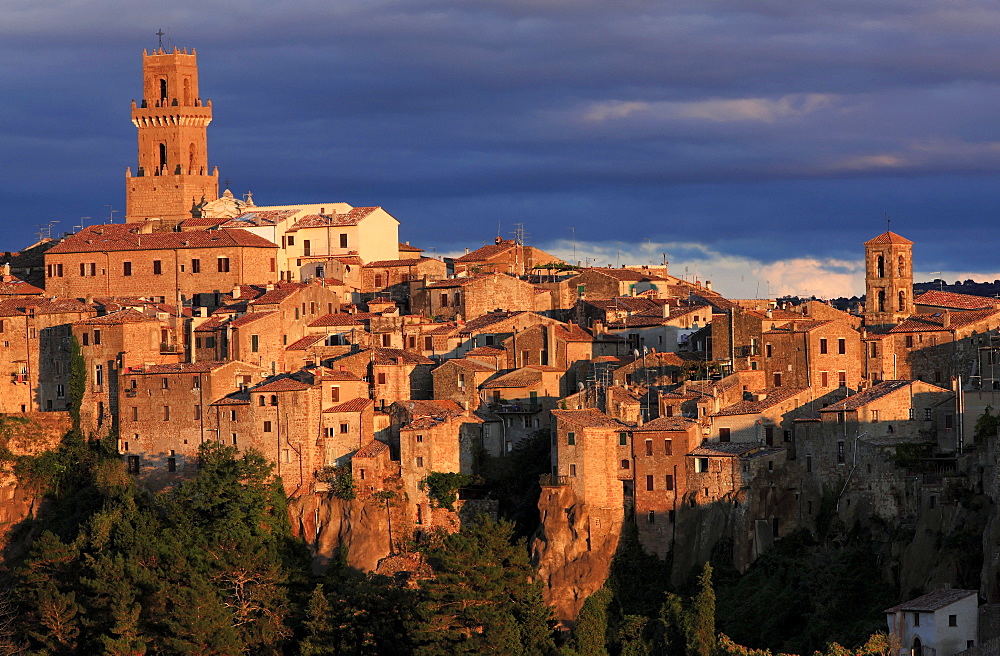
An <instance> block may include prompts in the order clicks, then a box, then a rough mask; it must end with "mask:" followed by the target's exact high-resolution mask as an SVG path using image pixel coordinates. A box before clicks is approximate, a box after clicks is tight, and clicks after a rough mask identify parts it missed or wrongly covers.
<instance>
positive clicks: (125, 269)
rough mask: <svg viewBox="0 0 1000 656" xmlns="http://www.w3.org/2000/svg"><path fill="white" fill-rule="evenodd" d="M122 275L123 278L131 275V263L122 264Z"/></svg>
mask: <svg viewBox="0 0 1000 656" xmlns="http://www.w3.org/2000/svg"><path fill="white" fill-rule="evenodd" d="M122 275H123V276H131V275H132V263H131V262H122Z"/></svg>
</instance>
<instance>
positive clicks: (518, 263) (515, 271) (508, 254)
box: [445, 237, 565, 276]
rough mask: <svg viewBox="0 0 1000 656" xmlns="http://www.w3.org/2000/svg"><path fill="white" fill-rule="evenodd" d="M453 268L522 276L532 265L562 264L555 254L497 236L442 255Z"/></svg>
mask: <svg viewBox="0 0 1000 656" xmlns="http://www.w3.org/2000/svg"><path fill="white" fill-rule="evenodd" d="M445 262H447V263H448V265H449V266H450V267H451V268H452V269H453V275H456V276H457V275H461V274H463V273H464V274H471V275H475V274H477V273H506V274H508V275H511V276H525V275H528V274H529V273H531V271H532V269H535V268H538V267H540V266H541V265H545V264H565V262H563V261H562V260H560V259H559V258H558V257H556V256H555V255H551V254H549V253H546V252H545V251H543V250H541V249H539V248H535V247H534V246H525V245H524V244H521V243H519V242H517V241H515V240H513V239H500V238H499V237H497V238H496V241H495V242H494V243H492V244H487V245H486V246H483V247H482V248H478V249H476V250H474V251H472V252H471V253H468V252H467V253H466V254H465V255H463V256H461V257H456V258H446V259H445Z"/></svg>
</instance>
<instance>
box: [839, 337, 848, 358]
mask: <svg viewBox="0 0 1000 656" xmlns="http://www.w3.org/2000/svg"><path fill="white" fill-rule="evenodd" d="M837 353H839V354H840V355H844V354H846V353H847V340H846V339H844V338H843V337H838V338H837Z"/></svg>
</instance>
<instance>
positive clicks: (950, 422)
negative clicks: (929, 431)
mask: <svg viewBox="0 0 1000 656" xmlns="http://www.w3.org/2000/svg"><path fill="white" fill-rule="evenodd" d="M944 427H945V430H951V429H952V428H954V427H955V415H945V416H944Z"/></svg>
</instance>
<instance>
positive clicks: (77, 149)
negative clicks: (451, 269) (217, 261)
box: [0, 0, 1000, 296]
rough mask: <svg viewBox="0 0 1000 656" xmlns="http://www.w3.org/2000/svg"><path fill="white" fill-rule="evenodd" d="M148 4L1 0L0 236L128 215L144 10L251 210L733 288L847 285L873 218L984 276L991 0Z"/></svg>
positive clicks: (997, 7)
mask: <svg viewBox="0 0 1000 656" xmlns="http://www.w3.org/2000/svg"><path fill="white" fill-rule="evenodd" d="M159 4H163V5H165V6H166V7H165V8H162V9H161V8H157V7H154V6H152V5H147V4H146V3H134V2H132V3H124V2H106V1H101V0H61V1H60V0H47V1H46V2H37V0H0V80H2V87H3V91H2V93H0V153H2V157H0V209H2V211H3V219H2V220H3V223H2V225H3V228H2V231H0V234H2V236H3V238H4V239H3V243H0V248H2V249H15V248H18V247H20V246H24V245H26V244H28V243H31V242H32V241H34V240H35V239H36V238H37V231H38V228H37V227H36V226H39V225H42V226H46V225H48V223H49V222H50V221H59V223H58V224H55V226H54V229H53V230H54V232H56V233H58V232H61V231H65V230H72V229H73V226H74V225H77V224H79V222H80V217H82V216H89V217H91V219H90V220H89V221H88V223H91V222H97V221H98V220H106V217H108V215H109V210H110V209H111V208H113V209H115V210H123V209H124V204H125V201H124V179H123V173H124V170H125V167H126V166H132V167H135V165H136V162H135V160H136V152H135V129H134V128H133V127H132V125H131V122H130V119H129V106H130V105H129V103H130V100H131V99H132V98H136V97H138V96H139V95H140V93H141V78H140V70H141V57H140V53H141V50H142V48H144V47H147V48H154V47H155V46H156V43H157V41H156V36H155V34H154V33H155V32H156V31H157V29H158V28H163V30H164V31H166V32H168V36H167V37H166V39H167V43H169V44H170V45H177V46H186V47H192V46H193V47H195V48H197V50H198V55H199V65H200V74H201V80H200V83H201V92H202V96H205V97H210V98H211V99H212V100H213V104H214V121H213V123H212V126H211V127H210V128H209V160H210V163H211V164H215V165H218V166H219V169H220V172H221V177H222V178H223V179H227V178H228V179H229V180H230V181H231V186H232V189H233V191H234V192H235V193H238V194H242V193H246V192H247V191H253V193H254V197H255V200H256V201H257V203H258V204H281V203H295V202H327V201H345V202H348V203H351V204H352V205H356V206H361V205H381V206H383V207H385V208H386V209H387V210H388V211H389V212H390V213H392V214H393V215H394V216H396V217H397V218H398V219H400V221H402V226H401V231H400V235H401V238H402V239H405V240H410V241H412V242H413V243H415V244H417V245H420V246H422V247H424V248H426V249H427V250H428V251H429V252H431V253H438V254H441V253H453V252H456V251H460V250H461V249H463V248H464V247H470V248H475V247H478V246H480V245H482V244H483V243H484V242H488V241H492V239H493V238H494V237H495V236H496V234H497V230H498V226H499V230H500V232H501V234H502V235H503V236H505V237H509V236H510V235H511V234H512V232H513V231H514V229H515V225H516V224H518V223H521V224H523V227H524V230H525V231H526V233H527V241H528V243H530V244H532V245H536V246H539V247H542V248H546V249H549V250H551V251H553V252H555V253H557V254H559V255H562V256H563V257H565V258H567V259H570V258H572V257H573V253H574V252H575V253H576V259H579V260H581V261H583V262H584V263H586V262H590V263H593V262H594V261H597V262H598V263H600V264H608V263H611V264H616V263H618V262H621V263H626V262H629V263H646V262H648V261H650V260H652V261H654V262H659V261H661V260H662V259H663V257H664V256H663V253H666V258H667V259H668V260H669V261H670V266H671V272H672V273H674V274H676V275H683V274H684V273H685V272H687V274H688V275H690V276H697V277H699V278H700V279H713V281H714V282H715V284H716V287H717V288H719V289H720V290H721V291H723V292H725V293H727V294H729V295H731V296H754V295H758V294H759V295H764V294H767V293H769V294H770V295H774V294H781V293H816V294H819V295H840V294H850V293H854V292H859V291H861V290H862V289H863V274H862V272H861V271H860V257H861V253H862V247H861V243H862V242H863V241H864V240H865V239H867V238H870V237H872V236H874V235H876V234H878V233H880V232H882V231H884V230H885V227H886V222H885V216H886V215H888V216H889V217H890V219H891V221H892V223H891V227H892V229H893V230H894V231H896V232H899V233H901V234H903V235H905V236H907V237H909V238H911V239H913V240H914V241H915V242H916V247H915V259H916V263H915V264H916V269H917V270H918V272H923V274H924V277H926V278H927V279H930V278H934V277H937V276H938V275H941V274H937V273H932V272H938V271H942V272H945V273H944V274H943V277H945V278H946V279H948V280H949V281H952V280H954V279H958V278H961V279H964V278H966V277H975V278H977V279H986V280H993V279H995V278H1000V258H998V256H997V248H996V246H995V244H997V243H998V242H1000V221H998V220H997V219H998V208H1000V186H998V184H997V173H998V171H1000V121H998V120H997V119H996V116H997V115H998V113H1000V39H998V38H997V34H1000V4H997V3H996V2H995V1H992V0H991V1H987V0H969V1H963V0H955V1H953V2H948V3H941V2H931V1H929V0H845V1H836V0H832V1H830V2H824V3H812V2H801V0H788V1H768V0H758V1H755V2H747V1H746V0H716V1H706V0H696V1H686V0H617V1H615V2H608V1H607V0H600V1H592V0H509V1H505V2H504V1H499V0H496V1H494V0H452V1H450V2H434V1H426V2H417V1H405V0H324V1H322V2H320V1H315V2H313V1H305V2H290V1H285V2H282V1H280V0H277V1H276V0H266V1H265V0H240V1H239V2H236V1H230V0H219V1H212V0H208V1H206V2H198V3H197V4H196V3H193V2H188V1H187V0H180V1H177V0H174V1H172V2H170V3H159ZM108 206H111V208H109V207H108ZM116 217H117V218H118V220H121V219H120V217H121V214H120V213H119V214H116ZM588 258H589V259H588ZM918 277H919V276H918Z"/></svg>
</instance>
